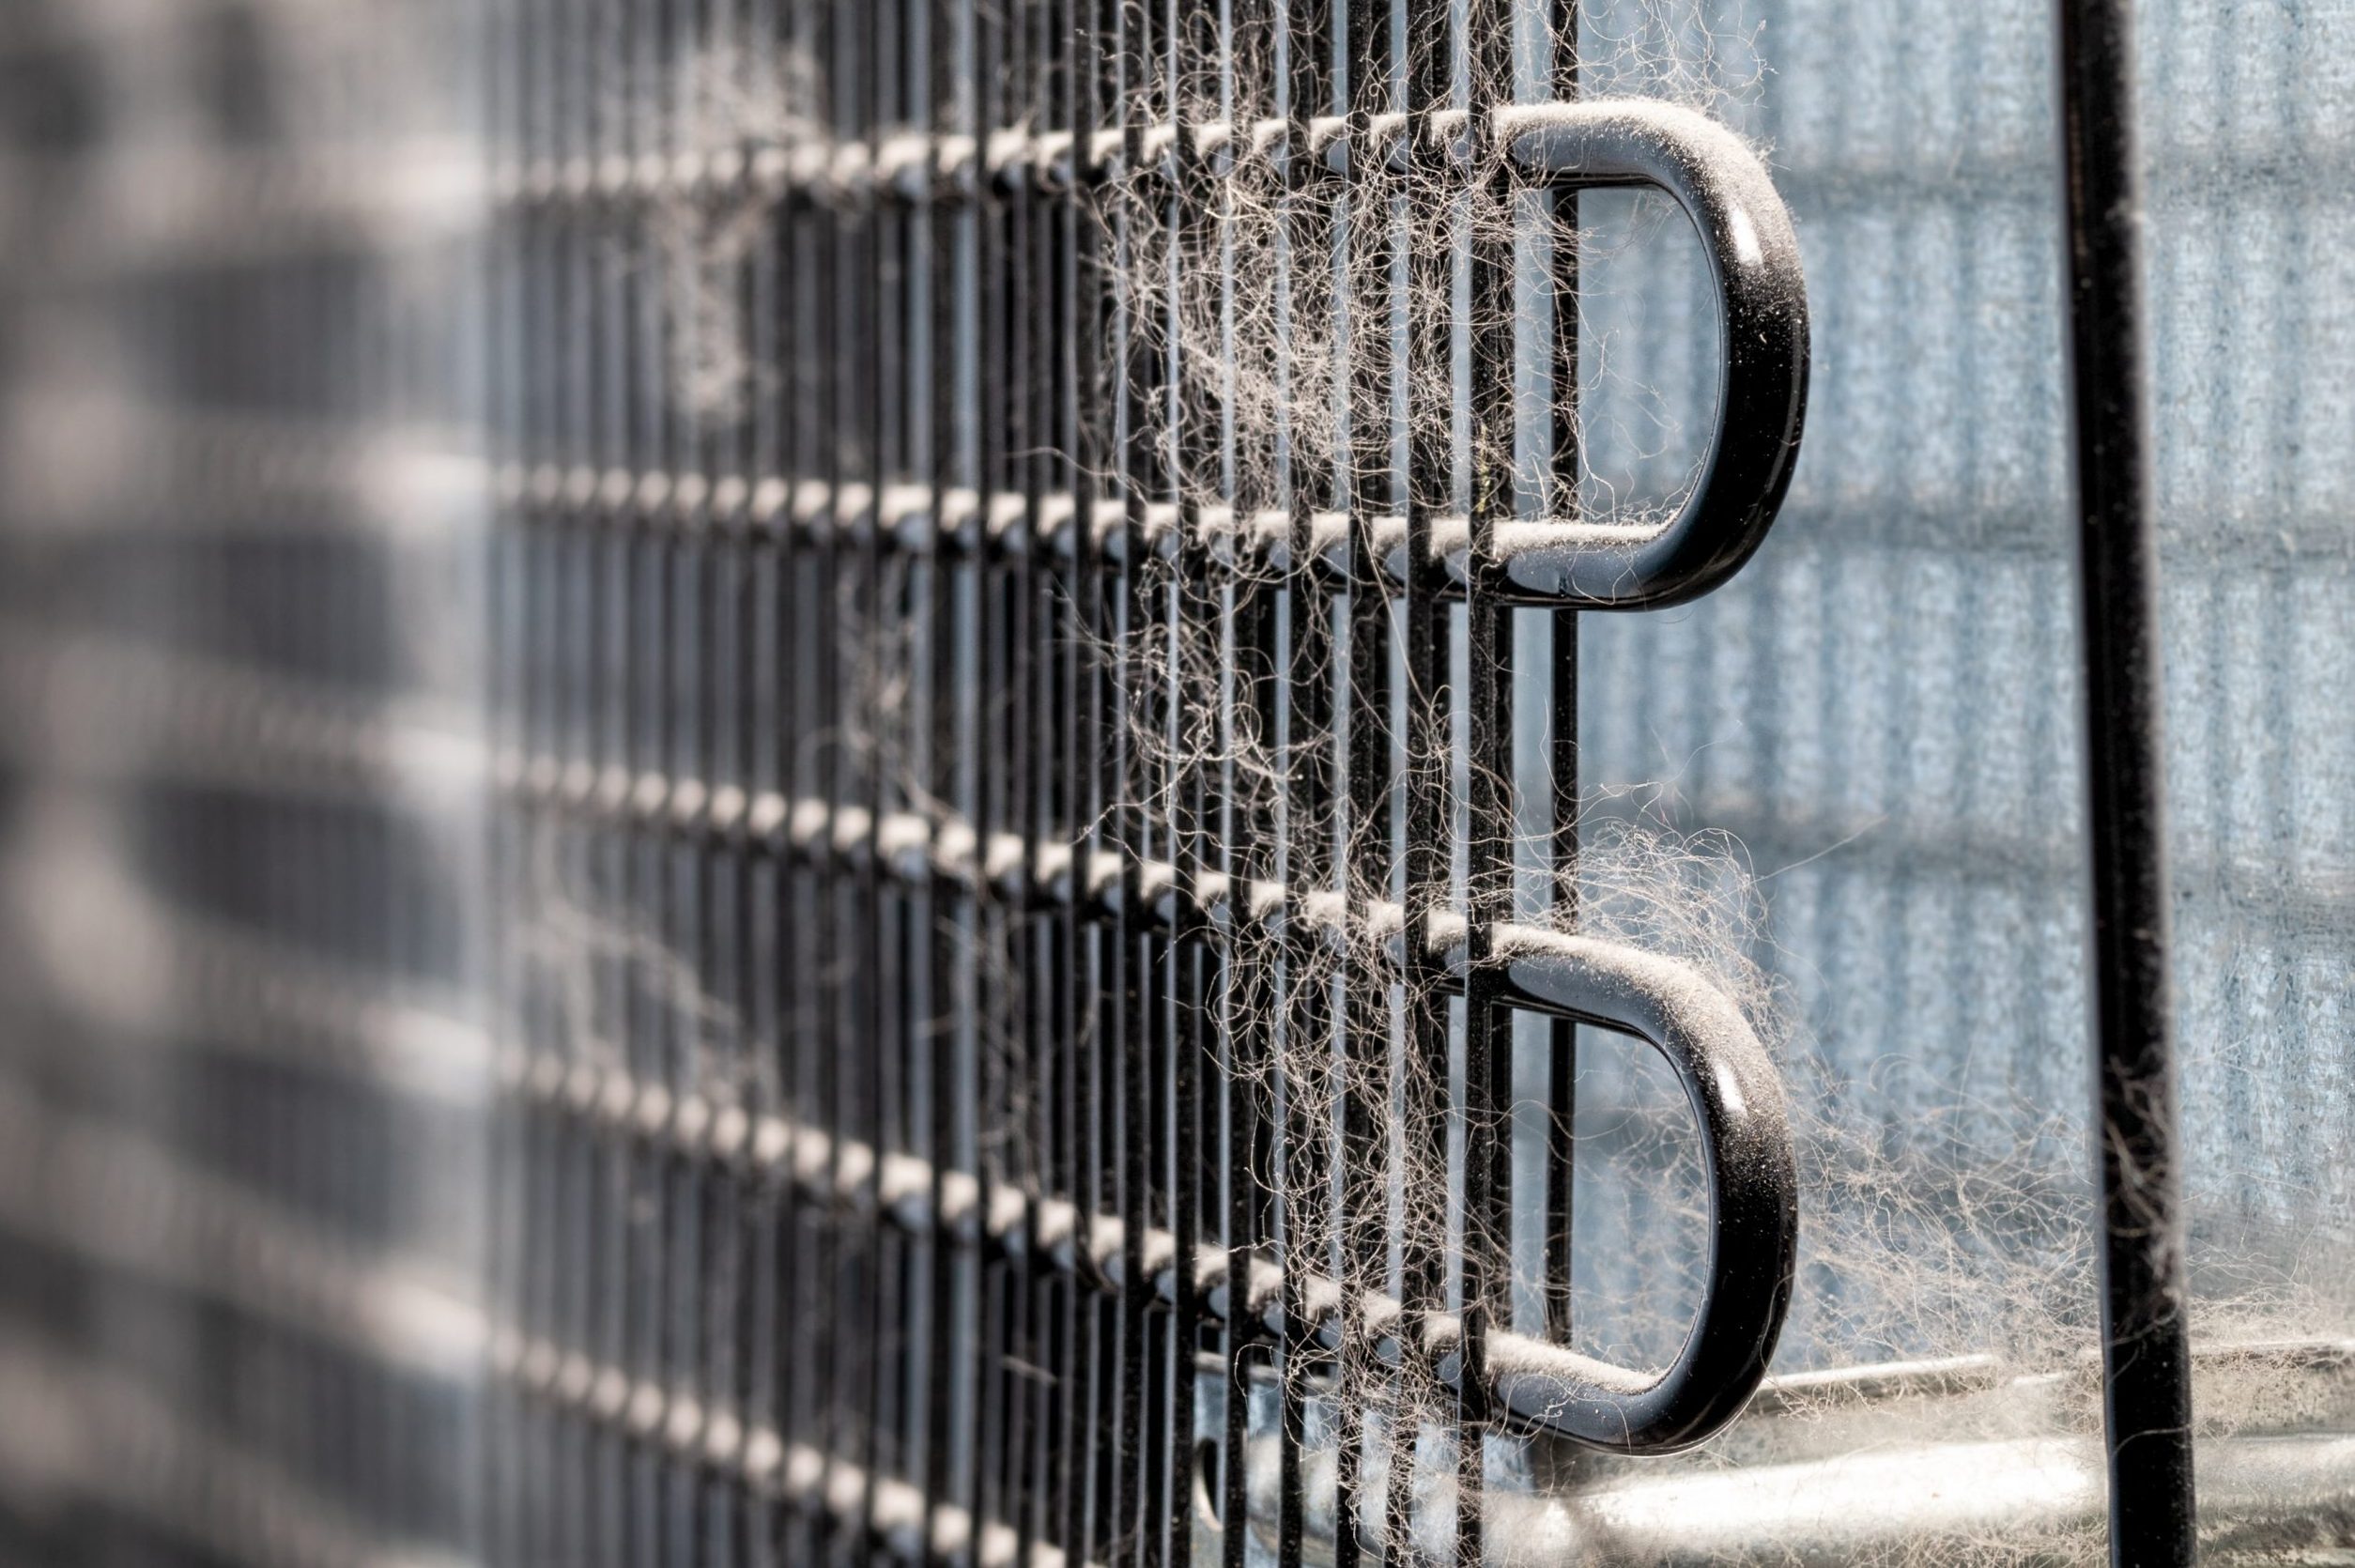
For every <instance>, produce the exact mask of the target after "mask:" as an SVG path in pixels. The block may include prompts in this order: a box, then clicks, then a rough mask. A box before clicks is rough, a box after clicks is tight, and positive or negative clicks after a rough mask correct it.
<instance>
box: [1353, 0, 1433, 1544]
mask: <svg viewBox="0 0 2355 1568" xmlns="http://www.w3.org/2000/svg"><path fill="white" fill-rule="evenodd" d="M1347 25H1348V39H1347V51H1348V85H1347V92H1348V115H1347V138H1348V141H1347V157H1348V206H1347V220H1346V222H1347V236H1346V238H1345V239H1344V245H1345V246H1346V248H1347V260H1346V262H1345V263H1344V266H1345V269H1346V270H1345V272H1344V278H1345V280H1348V281H1345V282H1344V283H1341V284H1336V287H1339V288H1342V289H1344V290H1345V291H1346V295H1345V299H1344V301H1343V303H1342V306H1341V308H1342V309H1344V310H1346V311H1347V313H1348V318H1349V328H1348V337H1349V350H1348V364H1347V377H1348V387H1349V392H1348V395H1349V407H1348V423H1347V429H1348V442H1349V449H1350V450H1349V455H1348V464H1349V473H1348V500H1347V507H1348V513H1349V579H1348V580H1349V607H1348V665H1347V681H1346V686H1347V694H1348V707H1347V740H1346V743H1345V742H1344V740H1343V738H1342V731H1341V730H1340V729H1339V728H1338V727H1336V728H1335V730H1334V739H1333V745H1334V746H1335V748H1336V749H1337V750H1338V749H1339V748H1340V747H1341V746H1343V745H1344V744H1346V746H1347V761H1346V764H1345V766H1344V768H1343V769H1342V776H1343V777H1344V779H1345V781H1346V788H1347V792H1348V798H1347V811H1346V813H1345V815H1344V817H1343V820H1342V845H1341V861H1340V864H1339V866H1338V867H1337V868H1336V869H1337V870H1338V872H1339V874H1340V892H1341V899H1342V919H1343V920H1344V921H1345V922H1346V926H1345V938H1344V940H1345V942H1346V943H1347V945H1348V948H1347V950H1349V951H1351V952H1352V953H1353V954H1354V955H1355V957H1356V959H1357V960H1358V961H1357V963H1356V965H1355V969H1356V972H1354V973H1352V974H1351V975H1350V976H1348V981H1347V985H1346V987H1345V989H1344V992H1343V994H1344V1007H1345V1009H1346V1012H1345V1019H1344V1023H1343V1028H1342V1042H1343V1059H1344V1060H1343V1067H1342V1092H1341V1136H1340V1141H1339V1143H1338V1144H1337V1145H1335V1148H1334V1153H1335V1154H1336V1156H1337V1157H1338V1159H1339V1162H1340V1173H1339V1175H1340V1182H1339V1186H1340V1192H1341V1198H1340V1206H1341V1207H1340V1215H1339V1218H1340V1224H1339V1227H1338V1228H1339V1229H1340V1231H1341V1233H1342V1262H1341V1269H1340V1276H1339V1277H1340V1279H1341V1282H1342V1290H1343V1296H1342V1302H1341V1314H1340V1324H1339V1335H1340V1364H1339V1376H1338V1378H1337V1380H1336V1385H1335V1391H1334V1401H1335V1412H1334V1417H1335V1434H1334V1442H1335V1446H1336V1450H1337V1453H1336V1460H1335V1466H1334V1472H1333V1477H1334V1479H1333V1485H1334V1499H1333V1511H1334V1512H1333V1560H1334V1563H1335V1568H1355V1565H1356V1563H1357V1562H1358V1560H1361V1559H1362V1557H1363V1556H1364V1554H1365V1546H1364V1543H1363V1541H1362V1539H1361V1533H1360V1532H1361V1528H1362V1521H1361V1518H1360V1513H1361V1504H1360V1500H1359V1493H1360V1486H1361V1479H1362V1473H1363V1469H1364V1466H1365V1450H1366V1441H1367V1436H1368V1433H1367V1424H1368V1423H1367V1420H1366V1417H1367V1413H1368V1412H1369V1410H1370V1409H1371V1408H1372V1407H1373V1406H1374V1404H1375V1402H1376V1401H1375V1398H1374V1393H1375V1390H1374V1383H1375V1378H1376V1372H1375V1368H1374V1356H1373V1346H1372V1345H1369V1344H1368V1343H1367V1340H1366V1332H1367V1331H1366V1330H1365V1327H1364V1323H1363V1314H1362V1307H1361V1305H1360V1303H1361V1301H1362V1297H1363V1295H1364V1294H1365V1293H1367V1292H1372V1291H1382V1290H1385V1289H1386V1287H1387V1286H1388V1284H1389V1277H1388V1276H1389V1272H1390V1237H1389V1209H1390V1181H1389V1175H1388V1166H1389V1161H1388V1159H1387V1158H1386V1156H1387V1155H1388V1153H1389V1144H1390V1139H1389V1135H1388V1131H1387V1130H1388V1129H1389V1128H1390V1126H1391V1125H1392V1115H1391V1110H1392V1084H1393V1077H1392V1074H1391V1072H1390V1071H1389V1066H1390V1056H1391V1015H1392V1005H1391V995H1392V990H1393V979H1394V978H1395V976H1393V973H1392V970H1391V966H1390V965H1389V964H1388V963H1387V962H1385V961H1384V960H1383V959H1382V957H1381V956H1380V955H1379V954H1378V953H1377V952H1376V951H1375V941H1376V939H1375V938H1374V936H1373V933H1372V930H1371V922H1370V919H1369V918H1368V917H1369V916H1370V915H1371V913H1372V910H1373V905H1374V903H1375V902H1376V901H1377V900H1386V899H1388V898H1389V897H1390V894H1391V862H1392V849H1391V838H1392V833H1391V824H1390V810H1389V807H1390V800H1391V745H1392V734H1391V723H1390V704H1391V692H1390V680H1389V677H1390V667H1391V662H1392V661H1391V650H1392V640H1393V639H1392V614H1391V605H1390V596H1389V592H1388V591H1387V589H1386V588H1385V586H1384V583H1383V567H1382V560H1381V554H1382V552H1381V546H1380V544H1379V543H1378V540H1377V538H1376V527H1377V525H1376V518H1377V517H1378V516H1379V515H1386V514H1387V513H1388V512H1389V510H1390V507H1391V503H1392V495H1393V488H1394V473H1393V461H1392V438H1393V423H1392V397H1393V389H1394V380H1393V378H1394V377H1395V375H1396V371H1397V366H1396V364H1395V363H1394V360H1395V356H1394V355H1393V353H1392V352H1391V338H1392V333H1393V329H1394V326H1395V323H1396V310H1397V300H1396V298H1395V290H1394V289H1393V286H1392V284H1391V281H1390V270H1389V269H1388V267H1387V266H1381V267H1378V266H1377V264H1376V262H1375V261H1374V260H1372V259H1371V258H1369V257H1367V256H1365V255H1364V254H1361V253H1362V250H1364V249H1368V248H1378V250H1379V251H1380V253H1381V254H1382V255H1383V256H1384V257H1385V258H1386V257H1387V255H1388V254H1389V253H1390V251H1391V249H1392V245H1393V229H1394V224H1393V222H1392V218H1391V198H1392V188H1391V182H1390V180H1389V179H1388V177H1387V176H1386V171H1385V170H1384V168H1383V167H1382V163H1381V161H1380V159H1379V157H1378V153H1377V149H1376V142H1375V134H1374V126H1375V123H1376V119H1377V117H1378V116H1379V115H1384V114H1386V113H1388V112H1389V111H1390V109H1391V107H1392V105H1393V98H1394V94H1393V74H1392V70H1391V62H1390V60H1389V59H1388V58H1387V57H1386V54H1385V53H1384V51H1385V48H1386V46H1387V47H1389V48H1391V49H1393V51H1394V40H1393V39H1392V38H1391V8H1390V6H1389V4H1388V0H1350V4H1349V8H1348V23H1347ZM1361 273H1363V274H1365V275H1366V276H1368V277H1369V278H1378V279H1379V280H1380V282H1379V284H1367V285H1366V286H1363V287H1353V286H1351V285H1350V284H1351V282H1353V281H1354V279H1355V278H1356V277H1357V276H1358V275H1359V274H1361ZM1408 946H1409V947H1410V948H1411V943H1409V944H1408ZM1408 1049H1409V1051H1410V1052H1411V1050H1412V1045H1411V1043H1410V1044H1409V1048H1408ZM1408 1157H1409V1158H1411V1156H1410V1155H1409V1156H1408ZM1409 1245H1410V1246H1411V1243H1410V1244H1409ZM1412 1268H1413V1265H1412V1263H1411V1262H1409V1263H1408V1272H1409V1274H1410V1275H1411V1272H1412ZM1400 1328H1401V1332H1402V1334H1405V1335H1407V1336H1408V1339H1410V1338H1411V1331H1412V1326H1411V1325H1408V1324H1402V1325H1401V1326H1400ZM1408 1339H1402V1343H1407V1342H1408ZM1391 1408H1392V1411H1393V1418H1392V1427H1391V1437H1392V1439H1393V1464H1392V1465H1391V1467H1390V1472H1389V1473H1390V1477H1391V1488H1390V1499H1389V1501H1388V1503H1387V1504H1386V1506H1385V1510H1384V1517H1385V1522H1386V1527H1387V1528H1388V1529H1390V1530H1393V1531H1395V1530H1396V1528H1397V1526H1398V1524H1399V1522H1400V1520H1401V1519H1402V1518H1403V1516H1404V1511H1405V1506H1406V1502H1407V1497H1408V1493H1407V1486H1408V1481H1409V1479H1410V1478H1409V1475H1408V1471H1407V1469H1406V1468H1402V1467H1401V1466H1400V1465H1399V1464H1397V1463H1396V1462H1395V1451H1396V1449H1397V1447H1398V1444H1399V1439H1400V1437H1401V1434H1400V1432H1399V1430H1398V1427H1399V1421H1398V1417H1399V1415H1400V1413H1402V1412H1403V1411H1404V1408H1405V1406H1404V1402H1393V1404H1392V1406H1391ZM1406 1441H1407V1442H1408V1443H1411V1441H1412V1439H1411V1438H1410V1437H1409V1438H1407V1439H1406ZM1409 1452H1411V1451H1410V1450H1409Z"/></svg>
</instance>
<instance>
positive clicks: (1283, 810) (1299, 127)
mask: <svg viewBox="0 0 2355 1568" xmlns="http://www.w3.org/2000/svg"><path fill="white" fill-rule="evenodd" d="M1333 9H1334V8H1333V6H1332V5H1331V3H1330V0H1284V13H1283V14H1284V29H1285V38H1284V51H1285V82H1284V93H1285V99H1284V115H1285V121H1286V123H1285V140H1284V205H1283V224H1284V227H1283V241H1282V253H1283V254H1282V264H1283V269H1284V270H1283V273H1282V279H1283V282H1282V287H1283V290H1284V297H1283V300H1282V304H1283V315H1282V317H1281V319H1280V329H1281V331H1282V332H1283V340H1282V342H1281V343H1280V345H1279V346H1278V354H1279V364H1280V365H1281V367H1282V371H1283V375H1284V377H1285V385H1284V416H1285V432H1284V438H1285V448H1284V456H1285V470H1284V481H1285V486H1286V494H1285V497H1284V500H1285V502H1286V503H1287V504H1288V505H1289V506H1290V508H1291V523H1290V560H1289V562H1288V566H1287V570H1286V572H1285V584H1284V588H1285V593H1284V604H1283V618H1284V626H1283V631H1284V636H1285V649H1284V653H1283V658H1284V666H1283V670H1284V673H1283V675H1282V677H1281V684H1282V689H1283V692H1284V698H1285V707H1284V722H1285V730H1284V735H1283V750H1282V762H1283V766H1282V774H1281V776H1282V778H1283V797H1282V799H1281V800H1280V801H1279V802H1278V803H1277V807H1278V811H1279V814H1280V815H1279V822H1278V826H1277V833H1278V837H1279V841H1278V844H1277V846H1276V862H1275V867H1276V869H1277V871H1278V872H1279V873H1280V874H1281V875H1282V876H1283V877H1284V879H1285V883H1286V884H1287V885H1288V886H1289V887H1291V888H1292V889H1294V890H1295V896H1294V897H1293V899H1291V901H1290V908H1289V910H1287V916H1290V917H1289V918H1288V919H1287V925H1286V928H1285V937H1286V940H1285V945H1284V950H1283V954H1282V960H1283V963H1284V975H1283V978H1282V985H1283V1003H1282V1006H1283V1013H1282V1020H1283V1022H1282V1024H1281V1027H1282V1031H1283V1037H1282V1038H1283V1041H1284V1063H1285V1070H1284V1072H1283V1073H1282V1075H1281V1076H1280V1077H1279V1078H1278V1080H1277V1082H1276V1084H1275V1085H1274V1087H1275V1091H1276V1094H1277V1096H1278V1097H1279V1099H1280V1101H1281V1104H1280V1109H1279V1111H1278V1115H1279V1121H1278V1126H1279V1128H1280V1129H1281V1131H1282V1136H1281V1137H1280V1139H1279V1140H1278V1148H1279V1152H1278V1156H1277V1159H1278V1162H1279V1169H1278V1171H1277V1172H1276V1173H1275V1175H1276V1177H1277V1181H1276V1191H1277V1192H1278V1194H1279V1195H1280V1203H1281V1207H1280V1210H1279V1212H1278V1214H1277V1215H1276V1228H1277V1233H1278V1237H1279V1238H1280V1243H1281V1244H1280V1248H1279V1250H1278V1253H1277V1262H1278V1264H1279V1265H1280V1266H1281V1268H1282V1270H1283V1280H1284V1287H1283V1288H1284V1300H1283V1316H1282V1327H1283V1334H1282V1338H1281V1341H1280V1343H1279V1346H1278V1359H1277V1362H1276V1397H1277V1428H1276V1562H1277V1568H1300V1563H1301V1537H1302V1529H1303V1523H1304V1521H1303V1503H1304V1499H1303V1497H1302V1492H1301V1447H1302V1445H1303V1443H1304V1442H1305V1441H1306V1437H1307V1424H1308V1379H1309V1375H1310V1371H1311V1369H1312V1367H1313V1366H1314V1365H1315V1363H1316V1345H1315V1339H1316V1324H1315V1322H1314V1321H1312V1319H1311V1317H1310V1314H1309V1310H1308V1305H1307V1300H1306V1296H1305V1289H1306V1277H1307V1274H1308V1272H1309V1269H1310V1268H1311V1267H1312V1266H1317V1267H1330V1265H1329V1264H1327V1263H1325V1261H1324V1260H1323V1259H1322V1258H1321V1257H1320V1256H1318V1250H1317V1249H1316V1247H1315V1246H1314V1241H1315V1240H1316V1239H1321V1238H1322V1237H1324V1236H1325V1235H1327V1234H1329V1232H1330V1226H1329V1225H1327V1224H1326V1223H1325V1222H1324V1220H1323V1216H1322V1212H1321V1211H1322V1210H1324V1209H1325V1208H1326V1207H1329V1203H1328V1200H1329V1197H1330V1194H1331V1185H1330V1183H1329V1182H1328V1180H1327V1173H1328V1172H1329V1170H1330V1164H1329V1161H1328V1157H1327V1155H1326V1152H1325V1144H1326V1136H1325V1134H1326V1118H1325V1115H1324V1109H1323V1108H1324V1107H1326V1106H1327V1105H1328V1104H1329V1103H1330V1101H1329V1098H1328V1095H1327V1084H1328V1082H1329V1081H1330V1077H1331V1075H1330V1073H1329V1072H1326V1071H1324V1070H1321V1069H1322V1068H1323V1067H1324V1066H1327V1065H1329V1063H1328V1058H1329V1056H1330V1053H1331V1037H1332V1023H1331V1001H1332V991H1331V983H1330V979H1329V977H1328V976H1327V974H1326V969H1325V963H1324V939H1323V936H1322V933H1320V932H1319V931H1317V930H1316V929H1315V928H1314V927H1312V926H1311V925H1310V924H1309V923H1308V922H1307V921H1305V920H1303V919H1300V918H1297V912H1299V911H1300V909H1301V900H1300V898H1299V896H1298V895H1299V893H1300V892H1301V891H1304V890H1306V889H1309V888H1316V889H1320V890H1321V889H1323V888H1324V887H1325V886H1326V885H1327V884H1328V882H1329V880H1330V878H1331V831H1332V818H1331V810H1332V796H1333V787H1332V781H1333V757H1332V748H1331V745H1330V744H1329V740H1328V736H1327V731H1328V730H1330V729H1331V717H1332V613H1331V599H1330V597H1329V592H1328V591H1329V585H1328V584H1327V583H1326V581H1325V580H1324V577H1325V573H1324V570H1323V567H1322V565H1321V563H1320V561H1319V560H1318V556H1317V550H1316V530H1315V518H1316V512H1317V510H1318V508H1319V507H1320V505H1322V504H1324V503H1326V502H1328V501H1329V500H1331V492H1332V488H1333V478H1334V476H1333V475H1332V474H1331V472H1328V471H1325V470H1323V469H1320V468H1319V467H1318V466H1317V465H1316V463H1315V462H1314V461H1312V460H1311V457H1310V453H1309V452H1308V451H1307V449H1306V447H1305V445H1304V442H1303V439H1302V432H1303V431H1305V430H1309V429H1316V428H1319V427H1321V426H1323V425H1324V424H1325V423H1327V422H1328V421H1329V420H1330V419H1331V416H1332V413H1333V410H1332V409H1331V407H1326V408H1323V409H1311V408H1310V407H1307V404H1306V399H1307V397H1308V396H1309V395H1311V392H1310V391H1309V390H1308V389H1304V388H1303V387H1302V385H1301V380H1302V377H1301V373H1300V370H1299V368H1298V367H1299V365H1300V364H1301V360H1302V356H1303V350H1304V346H1302V345H1301V344H1300V343H1299V342H1298V341H1297V338H1298V334H1299V333H1300V332H1301V318H1302V316H1303V315H1313V311H1312V310H1310V309H1306V308H1304V306H1303V300H1304V299H1307V298H1309V296H1308V295H1307V293H1306V291H1307V290H1310V289H1314V290H1315V291H1316V293H1315V295H1314V298H1315V299H1316V300H1325V301H1328V302H1333V301H1337V300H1338V298H1339V296H1338V294H1337V292H1336V287H1335V282H1334V272H1333V265H1332V244H1333V235H1334V228H1333V225H1332V223H1331V221H1330V214H1331V209H1332V205H1333V201H1332V197H1333V192H1332V188H1331V182H1330V181H1327V180H1325V179H1323V178H1322V177H1321V174H1322V171H1321V170H1319V169H1318V167H1317V165H1316V161H1315V159H1314V156H1313V154H1312V153H1311V150H1310V127H1311V124H1312V122H1313V121H1314V120H1315V119H1316V116H1318V115H1322V114H1323V113H1325V112H1326V111H1327V110H1328V109H1330V108H1331V101H1332V98H1333V82H1332V71H1331V49H1332V35H1331V23H1332V20H1333ZM1333 316H1334V313H1333V312H1331V311H1330V310H1328V311H1327V312H1326V313H1325V315H1324V317H1323V319H1324V322H1325V332H1326V338H1327V341H1326V342H1325V343H1323V344H1322V345H1320V346H1317V347H1316V348H1315V349H1307V350H1306V352H1307V353H1309V354H1317V353H1321V354H1326V355H1332V354H1338V353H1339V352H1340V351H1341V345H1340V342H1339V332H1338V327H1337V324H1336V323H1335V321H1334V319H1333ZM1332 395H1333V394H1332V392H1331V391H1327V392H1326V396H1327V397H1328V398H1330V397H1331V396H1332ZM1269 720H1270V723H1273V722H1274V721H1275V714H1274V713H1273V711H1272V710H1270V714H1269ZM1312 1193H1314V1196H1312ZM1312 1216H1316V1218H1314V1219H1312ZM1237 1468H1240V1467H1239V1466H1238V1467H1237ZM1334 1550H1335V1553H1336V1558H1338V1554H1339V1552H1340V1550H1341V1547H1340V1534H1339V1531H1338V1530H1336V1536H1335V1546H1334Z"/></svg>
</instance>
